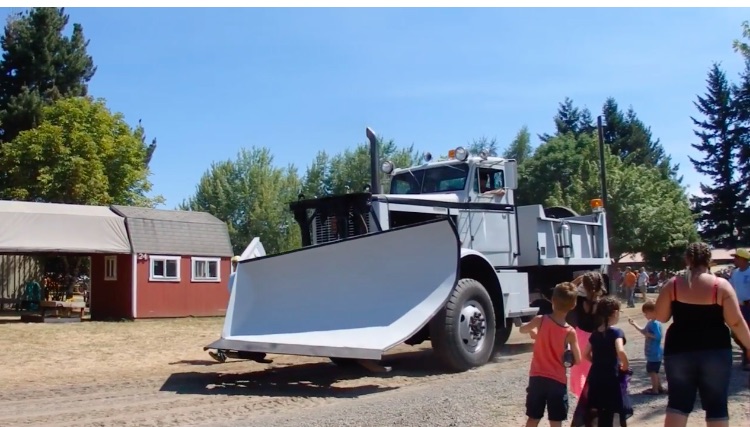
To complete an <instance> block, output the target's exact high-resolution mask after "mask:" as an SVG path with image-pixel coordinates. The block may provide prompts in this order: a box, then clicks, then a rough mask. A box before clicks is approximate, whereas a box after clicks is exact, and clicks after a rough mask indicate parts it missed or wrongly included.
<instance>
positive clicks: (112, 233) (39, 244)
mask: <svg viewBox="0 0 750 427" xmlns="http://www.w3.org/2000/svg"><path fill="white" fill-rule="evenodd" d="M40 252H55V253H81V254H93V253H125V254H126V253H130V252H131V249H130V240H129V239H128V233H127V231H126V230H125V219H124V218H122V217H120V216H118V215H116V214H115V213H114V212H112V211H111V210H110V209H109V208H108V207H106V206H84V205H67V204H60V203H33V202H19V201H7V200H0V253H6V254H8V253H40Z"/></svg>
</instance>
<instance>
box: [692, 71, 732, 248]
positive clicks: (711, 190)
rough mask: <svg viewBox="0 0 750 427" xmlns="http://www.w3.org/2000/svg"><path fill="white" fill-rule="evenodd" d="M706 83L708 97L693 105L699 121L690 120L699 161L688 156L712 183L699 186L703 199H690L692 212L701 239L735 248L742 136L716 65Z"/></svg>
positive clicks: (728, 90) (727, 86) (724, 79)
mask: <svg viewBox="0 0 750 427" xmlns="http://www.w3.org/2000/svg"><path fill="white" fill-rule="evenodd" d="M706 83H707V93H706V94H705V95H703V96H698V97H697V101H696V102H695V106H696V108H697V109H698V112H699V113H700V114H701V115H702V116H703V117H702V120H697V119H695V118H692V121H693V124H694V125H695V126H696V127H697V129H696V130H695V135H696V136H697V137H698V139H699V140H700V143H697V144H691V146H692V147H693V148H695V149H696V150H698V152H699V153H701V155H702V156H701V157H702V158H699V159H696V158H694V157H692V156H691V157H690V162H691V163H692V164H693V167H694V168H695V170H696V171H697V172H698V173H700V174H702V175H704V176H707V177H709V178H710V179H711V184H709V185H706V184H701V191H702V192H703V194H704V196H703V197H697V196H696V197H694V198H693V206H694V207H693V209H694V211H695V212H696V214H697V215H698V220H699V223H700V225H701V235H702V237H703V238H704V239H705V240H706V241H707V242H708V243H710V244H713V245H715V246H717V247H731V246H733V245H734V244H735V237H734V236H733V235H732V233H733V230H734V229H735V227H738V226H740V225H741V224H740V223H739V222H740V221H739V218H738V217H739V215H740V212H741V209H742V207H743V200H742V199H741V192H742V190H743V187H745V179H743V178H742V177H739V176H738V174H737V173H736V171H737V167H738V153H739V150H740V148H741V140H740V139H739V137H740V136H741V133H739V132H736V130H737V129H738V127H737V125H738V123H737V113H736V111H735V100H734V98H733V94H732V87H731V85H730V83H729V81H728V80H727V77H726V74H725V73H724V72H723V71H722V70H721V67H719V65H718V64H714V65H713V67H711V70H710V71H709V73H708V78H707V80H706Z"/></svg>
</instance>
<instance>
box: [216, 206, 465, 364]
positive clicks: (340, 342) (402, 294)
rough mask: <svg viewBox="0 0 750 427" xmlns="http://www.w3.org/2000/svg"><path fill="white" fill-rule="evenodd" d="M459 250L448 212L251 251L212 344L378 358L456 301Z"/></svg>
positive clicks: (256, 350)
mask: <svg viewBox="0 0 750 427" xmlns="http://www.w3.org/2000/svg"><path fill="white" fill-rule="evenodd" d="M459 259H460V243H459V239H458V235H457V233H456V229H455V227H454V225H453V223H451V222H450V221H449V220H447V219H445V220H439V221H434V222H429V223H423V224H421V225H414V226H407V227H403V228H398V229H393V230H389V231H384V232H381V233H377V234H369V235H366V236H361V237H354V238H352V239H349V240H344V241H340V242H337V243H331V244H325V245H320V246H312V247H308V248H303V249H300V250H297V251H293V252H288V253H284V254H279V255H275V256H273V255H272V256H266V257H261V258H255V259H249V260H245V261H242V262H241V263H240V264H239V266H238V268H237V276H236V282H235V286H234V289H233V291H232V294H231V296H230V299H229V307H228V309H227V315H226V319H225V321H224V330H223V333H222V339H220V340H218V341H216V342H214V343H213V344H211V345H209V346H208V347H209V348H215V349H224V350H237V351H247V352H262V353H276V354H297V355H307V356H324V357H342V358H356V359H373V360H379V359H380V358H381V357H382V355H383V353H384V352H385V351H386V350H388V349H390V348H391V347H393V346H395V345H398V344H400V343H402V342H403V341H405V340H406V339H408V338H409V337H410V336H412V335H414V334H415V333H416V332H418V331H419V330H420V329H421V328H422V327H423V326H424V325H426V324H427V322H428V321H429V320H430V319H431V318H432V316H433V315H434V314H435V313H436V312H437V311H438V310H439V309H440V308H441V307H442V306H443V305H444V304H445V303H446V302H447V300H448V297H449V295H450V293H451V291H452V289H453V287H454V285H455V283H456V277H457V272H458V263H459Z"/></svg>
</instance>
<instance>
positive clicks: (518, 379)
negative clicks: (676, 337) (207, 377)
mask: <svg viewBox="0 0 750 427" xmlns="http://www.w3.org/2000/svg"><path fill="white" fill-rule="evenodd" d="M624 319H625V316H623V321H622V322H621V324H620V325H619V326H620V327H622V328H623V329H624V330H625V333H626V336H628V337H629V338H628V344H627V351H628V354H629V355H630V357H631V361H632V362H631V363H632V368H633V370H634V371H635V375H634V378H633V382H632V383H631V394H632V395H633V397H632V398H633V403H634V405H635V415H634V417H633V418H631V420H630V422H629V424H630V425H635V426H644V427H649V426H661V425H663V424H662V423H663V416H664V415H663V414H664V408H665V407H666V397H654V396H644V395H639V393H640V391H641V390H643V389H645V388H647V387H649V382H648V378H647V377H646V374H645V360H644V358H643V337H642V336H641V335H640V334H639V333H637V332H636V331H635V330H634V329H633V328H632V327H630V325H628V324H627V323H625V321H624ZM527 342H528V341H527ZM528 350H529V344H523V343H519V344H514V345H511V346H509V350H508V351H506V354H504V355H501V356H500V357H499V358H498V359H497V360H496V361H495V363H492V364H489V365H486V366H484V367H482V368H480V369H477V370H475V371H471V372H467V373H463V374H456V375H448V376H443V375H441V376H438V377H436V379H435V380H433V381H427V382H425V383H421V384H418V385H414V386H411V387H405V388H399V389H396V390H392V391H387V392H383V393H378V394H370V395H367V396H363V397H357V398H352V399H347V400H344V401H341V400H339V401H337V402H335V403H330V404H326V405H322V406H317V407H313V408H308V409H295V410H291V411H284V412H281V413H277V414H269V415H263V416H260V417H257V418H256V417H253V418H252V419H247V420H245V421H242V422H241V423H239V422H234V423H227V422H224V423H216V424H212V425H211V426H212V427H240V426H243V427H256V426H257V427H265V426H269V425H272V426H275V427H317V426H368V427H372V426H404V427H409V426H427V425H429V426H434V427H439V426H446V427H447V426H477V427H485V426H490V425H506V426H514V425H515V426H518V425H523V423H524V422H525V417H524V399H525V388H526V383H527V381H528V376H527V373H528V367H529V360H530V353H529V352H528ZM509 353H516V354H509ZM735 359H736V360H738V359H739V351H738V350H736V351H735ZM397 369H398V367H394V371H395V370H397ZM574 405H575V400H574V399H573V400H571V410H570V412H571V413H572V411H573V407H574ZM696 409H698V411H697V412H696V413H695V414H694V415H693V416H692V417H691V419H690V422H689V424H688V425H690V426H693V425H696V426H697V425H705V423H704V422H703V412H702V411H700V402H699V401H698V402H696ZM730 412H731V415H730V416H731V423H730V425H732V426H741V425H745V426H746V425H748V424H749V423H750V391H749V390H748V374H747V373H744V372H742V371H741V370H740V369H739V367H736V368H735V374H734V375H733V378H732V385H731V402H730ZM542 425H547V424H546V421H543V422H542Z"/></svg>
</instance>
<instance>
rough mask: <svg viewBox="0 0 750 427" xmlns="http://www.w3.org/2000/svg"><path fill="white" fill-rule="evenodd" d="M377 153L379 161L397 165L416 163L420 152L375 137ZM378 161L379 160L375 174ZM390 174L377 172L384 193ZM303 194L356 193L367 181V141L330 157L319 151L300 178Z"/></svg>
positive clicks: (315, 195) (388, 183)
mask: <svg viewBox="0 0 750 427" xmlns="http://www.w3.org/2000/svg"><path fill="white" fill-rule="evenodd" d="M378 141H379V148H378V153H379V154H380V158H381V159H382V160H386V159H387V160H390V161H392V162H393V163H394V165H395V166H396V167H397V168H404V167H409V166H412V165H414V164H418V163H419V153H417V152H416V151H415V150H414V146H413V145H412V146H409V147H405V148H399V147H398V146H397V145H396V142H395V141H394V140H392V139H391V140H388V141H384V140H383V139H382V138H379V139H378ZM379 171H380V162H378V173H380V172H379ZM390 182H391V180H390V177H388V176H384V175H383V174H382V173H380V183H381V185H382V187H383V189H384V192H386V193H387V192H388V189H389V188H390ZM302 183H303V184H302V193H303V194H304V195H305V197H307V198H313V197H320V196H325V195H330V194H345V193H349V192H351V193H356V192H359V191H362V189H363V188H364V186H365V185H367V184H369V183H370V143H369V142H365V143H362V144H359V145H357V146H356V147H355V148H354V149H353V150H350V149H346V150H344V152H343V153H339V154H336V155H334V156H332V157H331V156H329V155H328V154H327V153H326V152H325V151H320V152H318V154H317V156H316V157H315V160H314V161H313V162H312V164H311V165H310V166H309V167H308V168H307V171H306V173H305V176H304V178H303V179H302Z"/></svg>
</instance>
